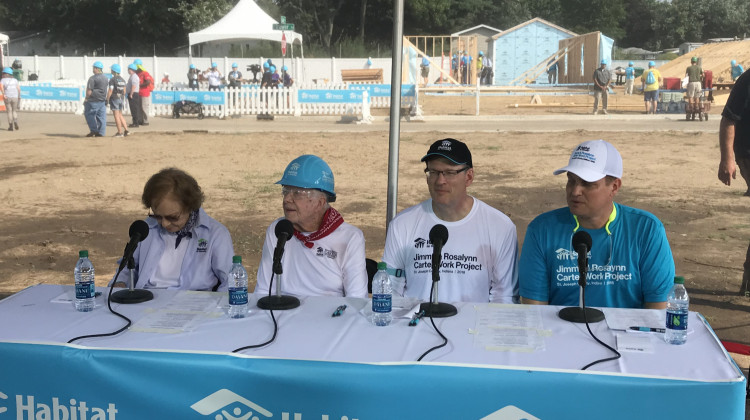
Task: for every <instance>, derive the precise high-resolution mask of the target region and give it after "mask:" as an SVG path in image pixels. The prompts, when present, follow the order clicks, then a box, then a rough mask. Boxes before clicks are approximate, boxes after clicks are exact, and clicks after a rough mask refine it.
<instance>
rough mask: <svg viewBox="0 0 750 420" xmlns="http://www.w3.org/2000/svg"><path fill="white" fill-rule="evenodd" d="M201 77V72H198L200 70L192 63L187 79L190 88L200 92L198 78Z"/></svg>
mask: <svg viewBox="0 0 750 420" xmlns="http://www.w3.org/2000/svg"><path fill="white" fill-rule="evenodd" d="M199 75H200V71H198V68H197V67H195V64H193V63H190V66H188V72H187V79H188V87H189V88H190V89H193V90H198V76H199Z"/></svg>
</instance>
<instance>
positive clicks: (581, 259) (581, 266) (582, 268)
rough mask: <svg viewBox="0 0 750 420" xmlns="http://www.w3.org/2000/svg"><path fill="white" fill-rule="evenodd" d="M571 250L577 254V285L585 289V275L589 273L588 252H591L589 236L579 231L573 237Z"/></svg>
mask: <svg viewBox="0 0 750 420" xmlns="http://www.w3.org/2000/svg"><path fill="white" fill-rule="evenodd" d="M572 242H573V249H574V250H575V251H576V253H577V254H578V285H579V286H581V287H586V273H588V271H589V251H591V235H589V233H588V232H585V231H582V230H579V231H578V232H576V233H575V235H573V241H572Z"/></svg>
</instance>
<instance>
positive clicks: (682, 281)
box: [674, 276, 685, 284]
mask: <svg viewBox="0 0 750 420" xmlns="http://www.w3.org/2000/svg"><path fill="white" fill-rule="evenodd" d="M674 283H675V284H685V277H682V276H676V277H675V278H674Z"/></svg>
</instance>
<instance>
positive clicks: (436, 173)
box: [424, 166, 470, 179]
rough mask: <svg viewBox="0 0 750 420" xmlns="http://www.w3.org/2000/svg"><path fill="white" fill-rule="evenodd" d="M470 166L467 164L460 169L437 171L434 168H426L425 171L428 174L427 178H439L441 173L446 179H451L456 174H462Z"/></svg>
mask: <svg viewBox="0 0 750 420" xmlns="http://www.w3.org/2000/svg"><path fill="white" fill-rule="evenodd" d="M469 169H470V167H469V166H466V167H463V168H461V169H458V170H450V171H436V170H434V169H430V168H425V170H424V173H425V175H427V178H431V179H438V177H439V176H440V175H443V176H444V177H445V179H451V178H454V177H455V176H456V175H458V174H460V173H461V172H463V171H466V170H469Z"/></svg>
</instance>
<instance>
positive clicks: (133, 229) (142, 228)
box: [119, 220, 148, 270]
mask: <svg viewBox="0 0 750 420" xmlns="http://www.w3.org/2000/svg"><path fill="white" fill-rule="evenodd" d="M128 234H129V236H130V241H128V244H127V245H125V252H123V256H122V261H120V268H119V270H122V269H123V268H125V264H127V263H128V260H129V259H130V258H131V257H132V256H133V254H134V253H135V249H136V248H138V243H139V242H141V241H142V240H144V239H146V237H147V236H148V223H146V222H144V221H143V220H136V221H135V222H133V223H132V224H131V225H130V229H129V230H128Z"/></svg>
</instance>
